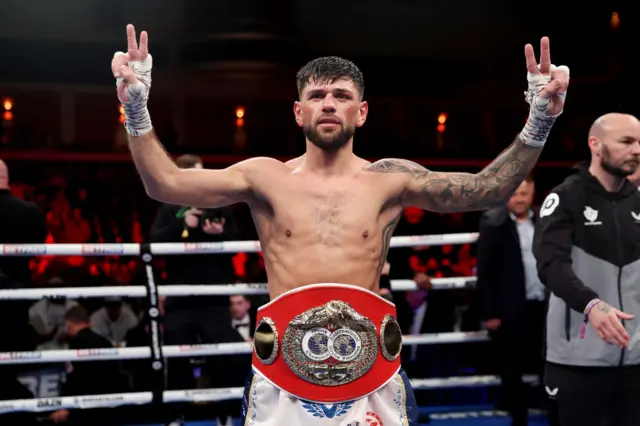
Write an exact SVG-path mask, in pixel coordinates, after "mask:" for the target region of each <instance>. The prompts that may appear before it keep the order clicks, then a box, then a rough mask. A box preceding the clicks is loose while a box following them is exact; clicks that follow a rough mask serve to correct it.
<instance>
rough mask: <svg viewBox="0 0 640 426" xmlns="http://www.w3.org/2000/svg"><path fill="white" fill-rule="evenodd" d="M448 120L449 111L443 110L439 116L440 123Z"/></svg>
mask: <svg viewBox="0 0 640 426" xmlns="http://www.w3.org/2000/svg"><path fill="white" fill-rule="evenodd" d="M446 122H447V113H446V112H441V113H440V115H439V116H438V123H440V124H444V123H446Z"/></svg>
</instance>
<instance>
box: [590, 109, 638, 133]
mask: <svg viewBox="0 0 640 426" xmlns="http://www.w3.org/2000/svg"><path fill="white" fill-rule="evenodd" d="M638 125H640V121H638V119H637V118H636V117H634V116H633V115H631V114H621V113H618V112H611V113H609V114H605V115H603V116H601V117H598V119H597V120H596V121H594V122H593V124H592V125H591V128H590V129H589V139H591V138H592V137H593V138H599V139H602V138H605V137H606V136H607V134H610V133H612V132H613V133H615V132H616V130H620V129H626V128H632V127H634V126H636V127H637V126H638Z"/></svg>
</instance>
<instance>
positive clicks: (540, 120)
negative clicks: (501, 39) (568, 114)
mask: <svg viewBox="0 0 640 426" xmlns="http://www.w3.org/2000/svg"><path fill="white" fill-rule="evenodd" d="M539 67H540V66H539V65H538V68H539ZM557 69H558V70H561V71H563V72H566V73H567V74H569V68H568V67H566V66H564V65H563V66H560V67H557ZM555 70H556V66H555V65H551V72H553V71H555ZM527 81H528V82H529V89H528V90H527V91H526V92H524V96H525V100H526V101H527V103H528V104H529V105H530V106H531V108H530V109H529V118H528V119H527V124H525V126H524V129H523V130H522V132H521V133H520V139H521V140H522V141H523V142H524V143H525V144H527V145H529V146H531V147H536V148H540V147H542V146H544V144H545V142H546V141H547V137H548V136H549V132H550V131H551V127H552V126H553V123H555V121H556V118H558V116H560V114H562V111H561V112H560V113H558V114H556V115H553V116H548V115H547V106H548V105H549V99H543V98H541V97H540V92H542V89H544V88H545V86H546V85H547V84H549V82H551V75H544V74H532V73H527ZM557 95H558V96H559V97H561V98H562V100H564V99H565V98H566V96H567V93H566V92H558V93H557Z"/></svg>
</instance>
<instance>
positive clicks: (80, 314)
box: [64, 306, 89, 324]
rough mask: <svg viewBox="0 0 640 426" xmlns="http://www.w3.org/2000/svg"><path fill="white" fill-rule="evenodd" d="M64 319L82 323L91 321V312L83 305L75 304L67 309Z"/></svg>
mask: <svg viewBox="0 0 640 426" xmlns="http://www.w3.org/2000/svg"><path fill="white" fill-rule="evenodd" d="M64 319H66V320H67V321H69V322H72V323H74V324H82V323H85V322H89V312H87V310H86V309H85V308H83V307H82V306H74V307H73V308H70V309H69V310H68V311H67V313H66V314H65V316H64Z"/></svg>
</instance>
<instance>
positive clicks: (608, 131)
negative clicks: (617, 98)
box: [589, 113, 640, 177]
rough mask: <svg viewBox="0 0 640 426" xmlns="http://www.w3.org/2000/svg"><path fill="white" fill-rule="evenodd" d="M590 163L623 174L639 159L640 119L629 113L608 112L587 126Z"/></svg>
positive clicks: (614, 173)
mask: <svg viewBox="0 0 640 426" xmlns="http://www.w3.org/2000/svg"><path fill="white" fill-rule="evenodd" d="M589 148H590V149H591V165H592V166H595V167H597V168H601V169H602V170H603V171H605V172H606V173H609V174H610V175H613V176H617V177H625V176H628V175H630V174H632V173H634V172H635V171H636V168H637V167H638V164H639V161H640V120H638V119H637V118H636V117H634V116H633V115H629V114H620V113H609V114H605V115H603V116H602V117H600V118H598V119H597V120H596V121H594V122H593V124H592V125H591V128H590V129H589Z"/></svg>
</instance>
